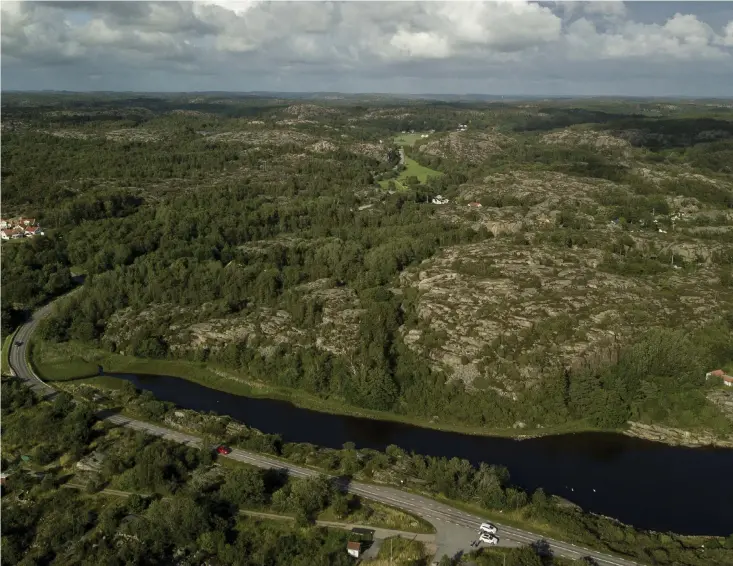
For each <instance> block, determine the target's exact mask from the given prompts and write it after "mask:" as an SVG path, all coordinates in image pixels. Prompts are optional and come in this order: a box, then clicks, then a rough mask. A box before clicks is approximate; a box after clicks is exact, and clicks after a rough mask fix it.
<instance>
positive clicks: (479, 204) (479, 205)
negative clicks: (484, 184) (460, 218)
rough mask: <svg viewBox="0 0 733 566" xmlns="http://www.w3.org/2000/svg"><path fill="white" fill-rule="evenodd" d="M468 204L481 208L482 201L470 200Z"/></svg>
mask: <svg viewBox="0 0 733 566" xmlns="http://www.w3.org/2000/svg"><path fill="white" fill-rule="evenodd" d="M468 206H472V207H473V208H481V203H480V202H469V203H468Z"/></svg>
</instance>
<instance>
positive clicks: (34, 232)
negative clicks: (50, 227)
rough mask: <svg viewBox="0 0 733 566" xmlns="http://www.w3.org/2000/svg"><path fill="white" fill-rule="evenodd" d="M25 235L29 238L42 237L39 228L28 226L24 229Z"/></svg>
mask: <svg viewBox="0 0 733 566" xmlns="http://www.w3.org/2000/svg"><path fill="white" fill-rule="evenodd" d="M25 235H26V236H29V237H33V236H43V231H42V230H41V227H40V226H28V227H27V228H26V229H25Z"/></svg>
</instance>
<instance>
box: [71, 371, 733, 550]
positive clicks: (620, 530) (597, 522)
mask: <svg viewBox="0 0 733 566" xmlns="http://www.w3.org/2000/svg"><path fill="white" fill-rule="evenodd" d="M95 379H96V378H95ZM62 387H63V388H69V389H70V390H72V391H73V390H75V389H77V385H76V384H75V383H74V384H72V383H66V384H63V385H62ZM128 391H129V390H128ZM110 394H111V395H112V397H114V398H117V400H118V401H124V402H123V403H122V405H121V406H124V407H125V408H126V409H128V410H131V411H133V414H134V412H135V407H137V403H138V402H139V401H140V400H141V398H140V397H137V396H133V398H132V399H128V398H127V395H129V393H128V392H124V393H123V392H119V391H117V392H110ZM119 395H123V398H118V396H119ZM145 403H147V401H145ZM113 404H114V405H119V404H120V403H119V402H113ZM173 417H175V418H173ZM134 418H139V416H137V415H134ZM171 419H172V420H171ZM222 419H223V417H220V416H216V415H213V414H210V413H197V412H195V411H191V410H170V411H169V412H168V414H167V415H165V416H164V417H161V418H160V419H156V420H154V421H151V422H157V423H159V424H164V425H165V426H167V427H171V428H174V429H178V430H182V431H186V432H187V433H189V434H201V431H202V430H210V429H211V428H212V425H215V424H216V423H217V422H228V423H229V424H228V425H227V427H226V428H227V432H228V434H233V435H234V436H237V429H242V430H246V429H247V428H248V427H246V426H245V425H242V424H241V423H235V422H231V421H227V420H226V419H225V418H224V420H222ZM230 428H231V430H230ZM251 432H252V433H254V434H261V433H257V432H256V431H251ZM229 443H230V444H231V445H232V446H235V445H236V444H237V442H236V440H235V439H234V437H232V438H231V439H230V442H229ZM244 449H245V450H251V449H252V448H251V446H245V447H244ZM348 452H349V449H340V450H325V451H324V450H323V449H319V448H318V447H316V446H313V445H303V446H301V447H300V448H299V449H297V450H295V451H288V450H287V449H286V450H285V451H284V453H283V454H280V455H274V454H270V453H269V452H267V456H268V457H269V458H271V459H275V460H282V461H283V463H284V464H285V463H287V462H291V463H295V464H297V465H300V466H304V467H307V468H310V469H312V470H314V471H323V472H325V473H331V474H333V473H334V471H337V470H335V469H334V468H333V462H339V461H342V462H343V461H344V460H343V458H344V457H345V456H346V455H347V454H348ZM319 453H320V454H321V456H322V457H321V458H319V457H318V454H319ZM327 454H331V455H332V456H335V459H334V458H326V459H323V456H326V455H327ZM286 455H287V457H285V456H286ZM362 455H363V457H364V458H366V459H368V458H369V457H370V455H369V452H368V451H366V452H362ZM394 456H395V455H394V453H392V456H387V457H388V458H392V457H394ZM372 457H373V456H372ZM398 458H399V456H398ZM357 460H358V459H357ZM380 460H381V458H380ZM319 462H320V464H321V465H317V464H318V463H319ZM324 462H330V463H331V464H329V465H326V466H324V465H323V463H324ZM390 468H393V469H394V470H400V469H403V466H402V464H401V463H400V462H396V463H394V464H393V465H391V466H390V465H387V469H390ZM369 469H371V468H370V467H369V466H365V467H364V469H363V470H362V472H357V473H356V474H355V476H354V478H355V479H358V480H359V481H360V482H362V483H370V484H373V485H375V486H378V485H385V484H387V485H389V484H392V485H397V487H399V488H400V489H402V490H405V491H410V492H412V493H414V494H415V495H423V496H428V497H431V498H433V499H435V500H436V501H438V502H442V503H446V504H448V505H450V506H451V507H453V508H456V509H459V510H462V511H466V512H469V513H473V514H476V515H478V516H480V517H484V518H487V519H490V520H494V521H496V522H497V523H500V524H504V525H507V526H513V527H516V528H520V529H526V530H528V531H531V532H535V533H538V534H541V535H543V536H546V537H550V538H559V539H561V540H562V539H564V540H569V541H573V542H575V543H579V544H582V545H587V546H588V547H591V548H595V549H597V550H599V551H602V552H612V553H616V554H618V555H621V556H626V557H633V558H634V559H635V560H640V561H642V562H646V561H648V560H650V557H651V556H652V555H653V556H655V557H656V556H660V555H662V554H663V555H664V556H666V557H669V558H670V559H671V560H670V561H663V562H659V563H660V564H673V563H677V564H688V565H697V564H701V562H698V561H697V556H696V555H697V553H698V552H699V549H700V548H708V549H710V550H711V551H713V552H715V549H721V550H722V549H724V548H729V547H728V546H727V545H728V544H729V541H730V543H733V537H730V539H729V540H726V539H724V538H723V537H708V536H683V535H675V534H672V533H664V534H662V533H656V532H653V531H642V530H636V529H634V528H633V527H630V526H628V525H625V524H623V523H621V522H619V521H617V520H615V519H612V518H610V517H604V516H601V515H597V514H593V513H588V512H583V511H582V509H581V508H579V507H578V506H576V505H573V504H571V503H570V502H567V501H564V500H563V499H562V498H557V497H550V498H547V499H546V498H545V496H544V495H543V496H541V497H538V496H537V494H536V495H535V496H533V497H532V498H531V499H530V500H529V501H527V500H525V501H524V503H522V504H521V505H519V506H518V507H517V508H510V507H506V506H505V509H504V510H503V511H502V510H499V509H487V508H486V507H483V506H481V505H478V504H476V503H475V502H473V501H472V502H469V501H460V500H456V499H451V498H450V497H446V496H444V495H443V493H441V492H434V491H431V490H430V489H426V488H427V485H421V482H419V481H406V482H405V483H404V484H402V483H401V482H400V480H399V476H393V477H392V481H386V482H385V481H379V480H377V476H372V473H371V472H368V470H369ZM364 473H367V475H366V476H364V475H363V474H364ZM380 477H383V476H380ZM383 479H386V478H385V477H383ZM412 479H413V480H415V478H412ZM408 484H409V485H408ZM709 563H710V564H713V563H716V564H722V563H723V562H718V561H716V562H709Z"/></svg>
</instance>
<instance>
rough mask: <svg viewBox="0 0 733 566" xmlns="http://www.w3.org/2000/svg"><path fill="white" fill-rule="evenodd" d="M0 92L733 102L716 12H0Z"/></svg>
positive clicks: (541, 6)
mask: <svg viewBox="0 0 733 566" xmlns="http://www.w3.org/2000/svg"><path fill="white" fill-rule="evenodd" d="M0 9H1V10H2V88H3V89H4V90H10V89H12V90H18V89H20V90H40V89H58V90H62V89H63V90H137V91H194V90H198V91H202V90H218V91H255V90H275V91H340V92H391V93H487V94H528V95H543V94H547V95H557V94H577V95H598V94H606V95H641V96H645V95H660V96H670V95H685V96H733V3H729V2H662V1H659V2H626V3H623V2H599V1H596V2H526V1H520V0H516V1H499V2H463V1H447V2H437V1H428V2H408V1H397V2H358V1H350V2H260V1H229V0H222V1H215V2H211V1H200V2H77V1H60V2H27V1H23V2H13V1H8V0H2V3H1V4H0Z"/></svg>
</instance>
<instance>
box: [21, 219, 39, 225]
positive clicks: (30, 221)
mask: <svg viewBox="0 0 733 566" xmlns="http://www.w3.org/2000/svg"><path fill="white" fill-rule="evenodd" d="M35 223H36V219H35V218H19V219H18V224H22V225H23V226H33V225H34V224H35Z"/></svg>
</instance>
